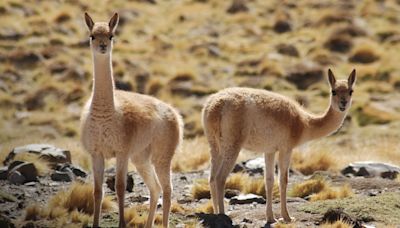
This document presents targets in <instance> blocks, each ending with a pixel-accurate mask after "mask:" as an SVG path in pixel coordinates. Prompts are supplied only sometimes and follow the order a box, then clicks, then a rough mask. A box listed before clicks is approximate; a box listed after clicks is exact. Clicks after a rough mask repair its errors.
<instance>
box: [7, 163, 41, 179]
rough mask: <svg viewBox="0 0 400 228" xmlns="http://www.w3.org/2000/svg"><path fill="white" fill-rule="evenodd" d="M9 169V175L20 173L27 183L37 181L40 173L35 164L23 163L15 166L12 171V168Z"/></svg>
mask: <svg viewBox="0 0 400 228" xmlns="http://www.w3.org/2000/svg"><path fill="white" fill-rule="evenodd" d="M8 169H9V170H8V173H9V175H10V174H11V173H12V172H14V171H18V172H19V173H20V174H22V175H23V176H24V178H25V182H30V181H37V177H38V172H37V169H36V167H35V165H34V164H33V163H30V162H23V163H21V164H19V165H17V166H15V167H14V168H12V169H11V170H10V167H9V168H8ZM25 182H24V183H25Z"/></svg>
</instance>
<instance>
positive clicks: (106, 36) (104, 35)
mask: <svg viewBox="0 0 400 228" xmlns="http://www.w3.org/2000/svg"><path fill="white" fill-rule="evenodd" d="M85 21H86V25H87V26H88V28H89V32H90V47H91V49H92V51H93V54H95V55H96V54H100V55H104V54H108V53H110V52H111V50H112V46H113V42H112V41H113V37H114V32H115V29H116V28H117V25H118V21H119V17H118V14H117V13H114V15H113V16H112V17H111V19H110V21H109V22H108V23H107V22H96V23H94V22H93V20H92V18H91V17H90V16H89V14H88V13H85Z"/></svg>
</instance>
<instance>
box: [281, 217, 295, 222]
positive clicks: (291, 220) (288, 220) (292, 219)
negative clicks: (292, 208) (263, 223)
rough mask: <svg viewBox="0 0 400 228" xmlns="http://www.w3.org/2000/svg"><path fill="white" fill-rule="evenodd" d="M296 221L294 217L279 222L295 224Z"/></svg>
mask: <svg viewBox="0 0 400 228" xmlns="http://www.w3.org/2000/svg"><path fill="white" fill-rule="evenodd" d="M295 221H296V219H295V218H294V217H287V218H280V219H279V222H281V223H292V222H295Z"/></svg>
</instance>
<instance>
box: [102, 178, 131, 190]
mask: <svg viewBox="0 0 400 228" xmlns="http://www.w3.org/2000/svg"><path fill="white" fill-rule="evenodd" d="M106 184H107V187H108V188H109V189H110V190H111V191H113V192H115V176H109V177H108V178H107V180H106ZM133 186H134V181H133V176H132V174H128V175H127V176H126V188H125V190H126V191H128V192H132V191H133Z"/></svg>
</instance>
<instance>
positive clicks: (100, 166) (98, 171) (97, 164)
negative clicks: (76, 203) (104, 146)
mask: <svg viewBox="0 0 400 228" xmlns="http://www.w3.org/2000/svg"><path fill="white" fill-rule="evenodd" d="M92 168H93V179H94V181H93V182H94V183H93V200H94V215H93V227H99V220H100V211H101V202H102V200H103V181H104V158H103V157H102V156H101V155H96V156H92Z"/></svg>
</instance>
